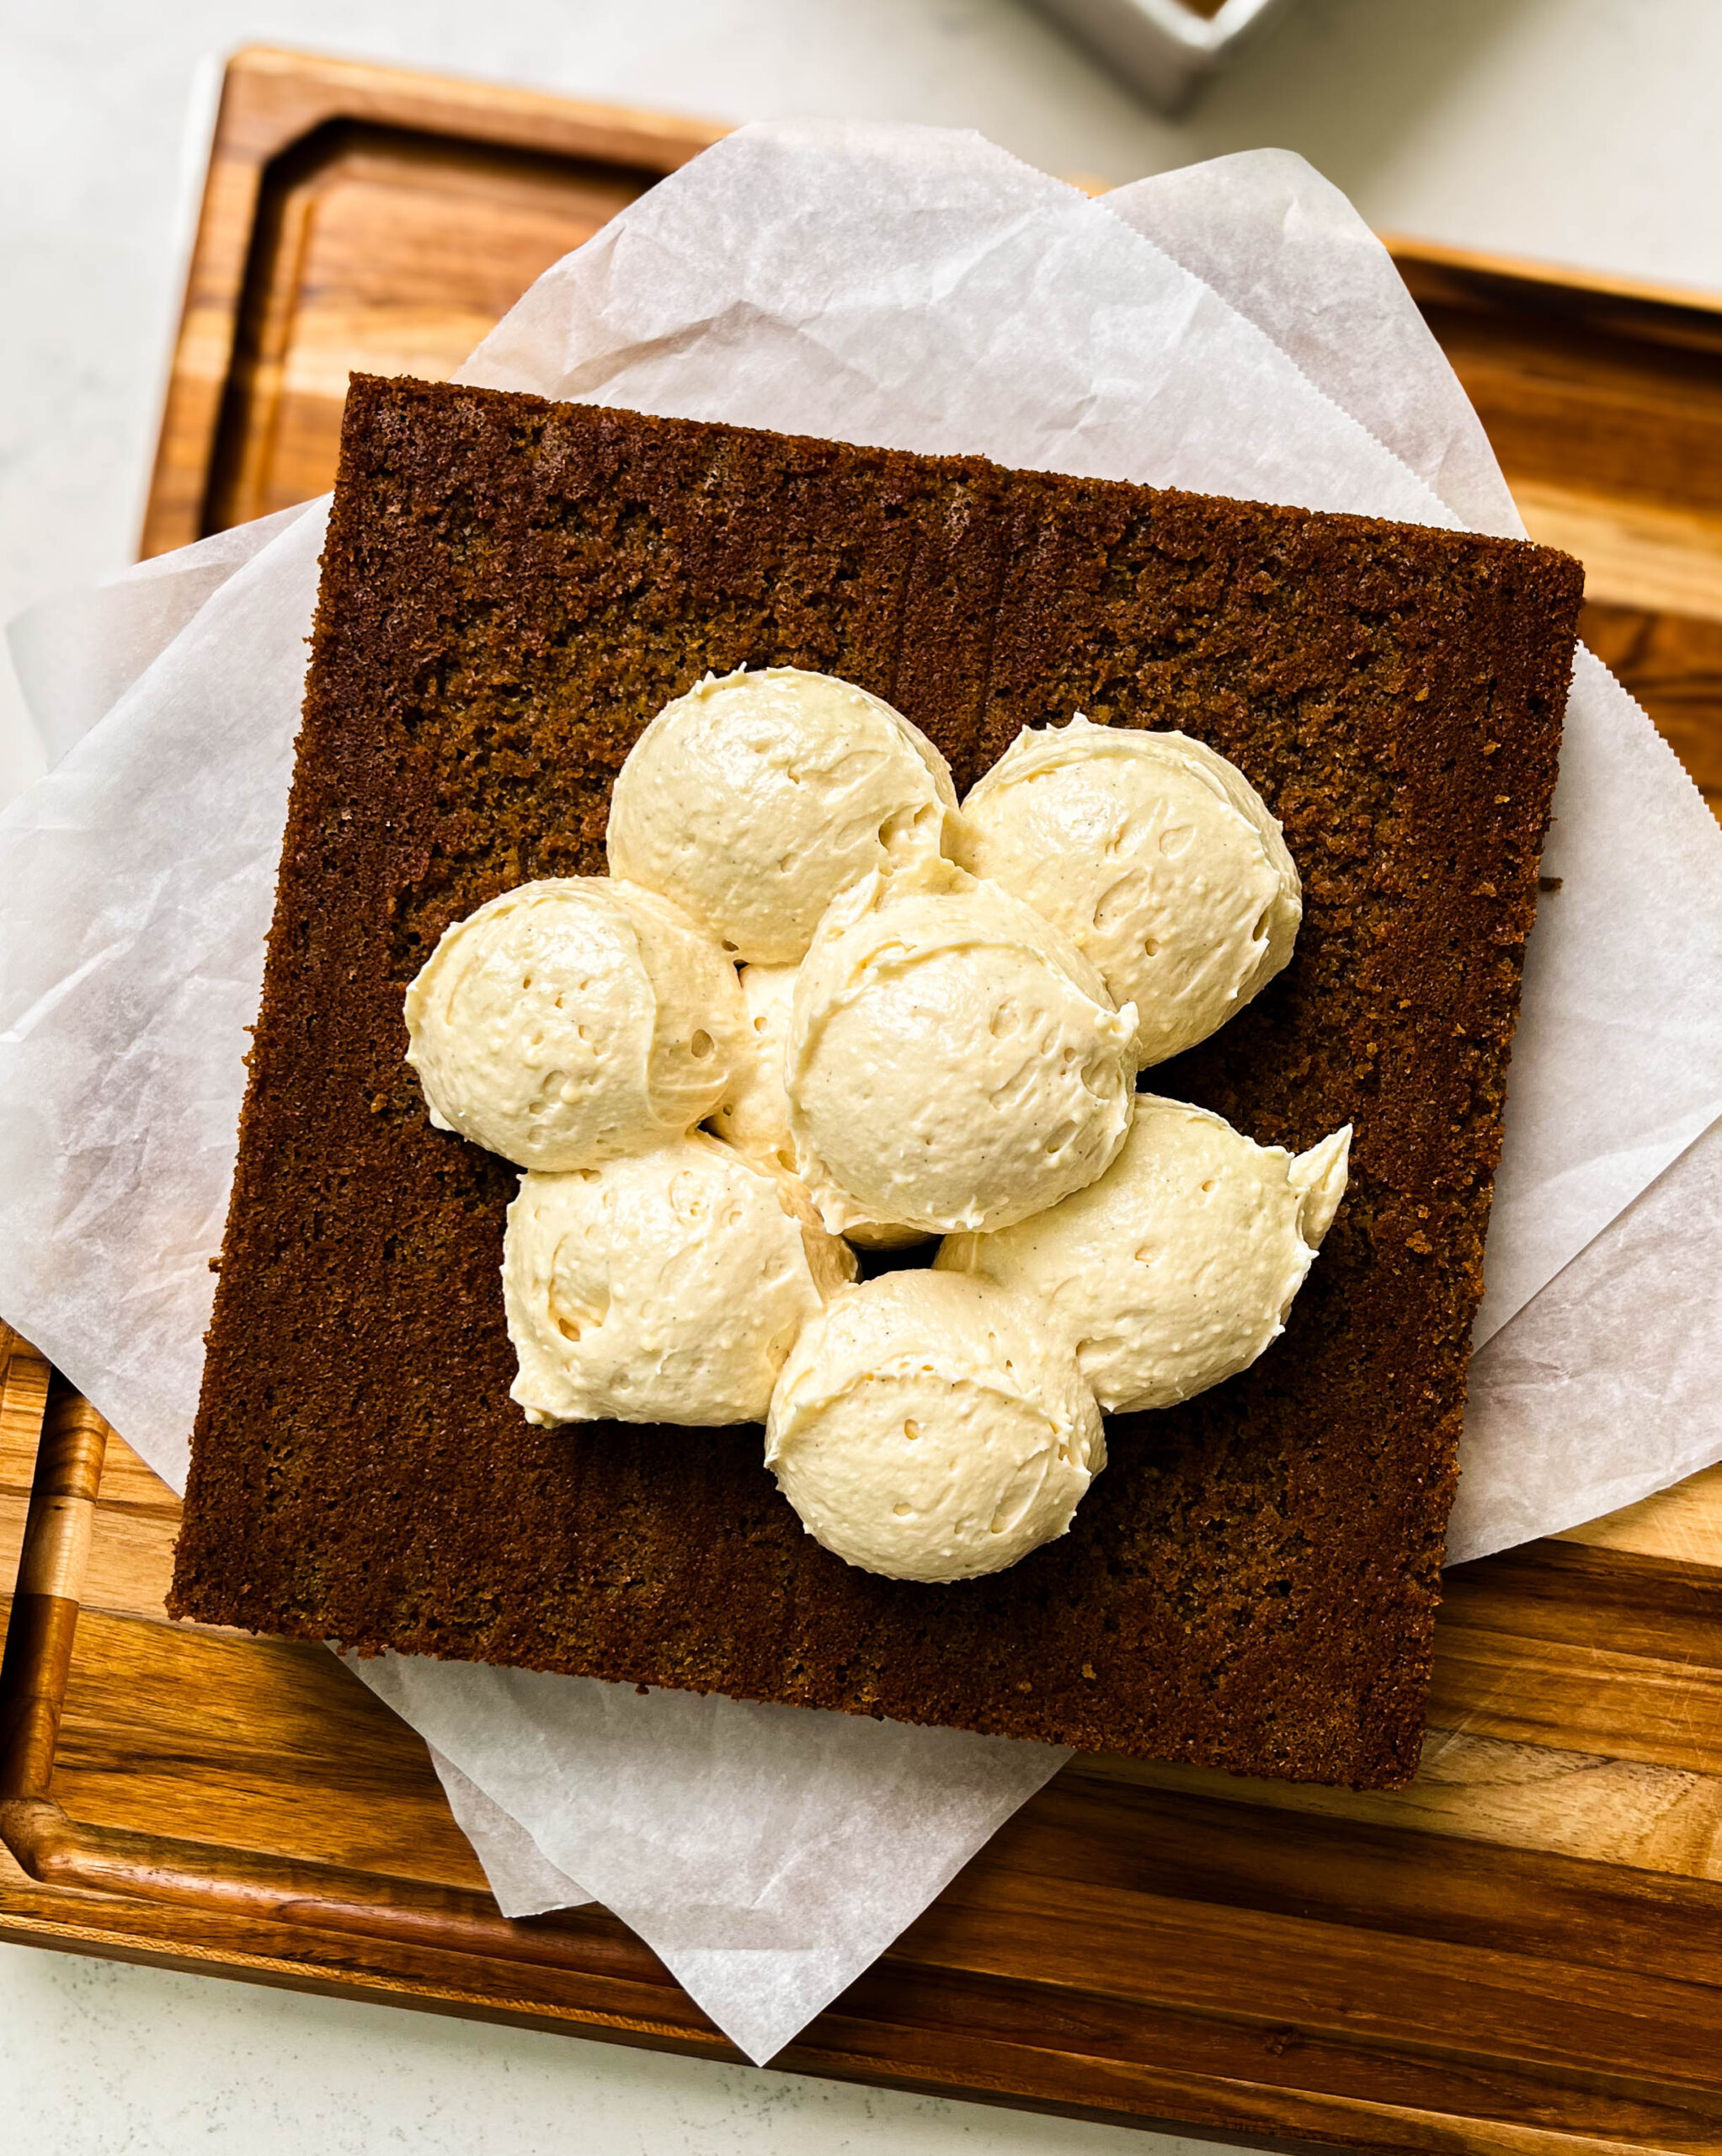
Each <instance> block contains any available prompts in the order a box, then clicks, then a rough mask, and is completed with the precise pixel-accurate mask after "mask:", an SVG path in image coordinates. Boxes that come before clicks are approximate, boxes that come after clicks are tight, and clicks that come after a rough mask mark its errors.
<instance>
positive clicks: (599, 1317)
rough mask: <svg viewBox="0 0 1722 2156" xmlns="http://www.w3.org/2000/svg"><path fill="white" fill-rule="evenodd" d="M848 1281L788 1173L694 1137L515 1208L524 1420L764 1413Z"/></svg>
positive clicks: (539, 1180)
mask: <svg viewBox="0 0 1722 2156" xmlns="http://www.w3.org/2000/svg"><path fill="white" fill-rule="evenodd" d="M854 1278H855V1257H854V1254H853V1253H852V1252H851V1251H850V1250H849V1248H848V1247H847V1246H846V1245H845V1244H843V1243H841V1242H840V1241H837V1239H836V1238H835V1237H834V1236H832V1235H827V1234H826V1232H825V1230H824V1228H822V1227H821V1226H820V1225H819V1223H818V1220H817V1219H816V1218H815V1217H814V1215H813V1211H812V1209H811V1208H810V1207H809V1206H808V1202H807V1198H806V1193H804V1192H803V1191H802V1188H801V1186H800V1185H799V1184H798V1183H797V1182H794V1181H793V1179H792V1178H791V1177H787V1176H783V1175H780V1174H775V1173H773V1172H772V1171H770V1170H767V1169H761V1168H758V1167H755V1166H754V1165H753V1163H752V1162H751V1161H745V1160H744V1159H743V1158H742V1156H741V1155H740V1154H738V1153H737V1152H735V1151H733V1150H732V1149H731V1148H730V1147H728V1146H727V1145H720V1144H719V1143H718V1141H717V1139H715V1138H710V1137H707V1136H706V1134H704V1133H703V1132H699V1131H696V1132H695V1133H694V1134H692V1135H691V1136H689V1137H684V1138H677V1139H671V1140H670V1141H669V1143H668V1144H666V1145H659V1146H657V1147H655V1148H653V1150H651V1151H649V1152H644V1153H634V1154H631V1155H628V1156H627V1157H626V1159H622V1160H616V1161H607V1162H605V1164H604V1165H603V1166H600V1167H596V1168H581V1169H575V1170H573V1171H571V1172H570V1173H568V1174H563V1175H545V1174H536V1173H534V1174H528V1175H525V1176H523V1177H521V1178H520V1193H519V1195H518V1196H517V1197H516V1198H515V1199H514V1203H513V1204H512V1205H510V1206H509V1212H508V1226H507V1230H506V1234H505V1235H504V1244H503V1304H504V1310H505V1312H506V1315H507V1319H508V1328H509V1339H510V1340H511V1341H512V1342H514V1353H515V1354H516V1356H517V1357H518V1358H519V1361H520V1375H519V1376H518V1377H517V1378H516V1380H515V1381H514V1385H512V1386H511V1387H510V1389H509V1398H510V1399H511V1400H514V1401H516V1402H517V1403H518V1404H519V1405H520V1406H521V1407H523V1408H524V1409H525V1412H526V1420H527V1421H528V1422H540V1423H553V1422H591V1421H597V1420H605V1421H615V1422H669V1423H679V1424H683V1425H686V1426H689V1427H694V1428H701V1427H721V1426H722V1425H725V1424H728V1423H733V1422H763V1421H764V1420H765V1412H766V1410H767V1407H768V1406H769V1405H770V1399H771V1392H772V1388H773V1386H774V1385H776V1381H777V1377H778V1374H779V1372H780V1371H781V1369H782V1368H783V1365H784V1363H785V1361H786V1358H787V1357H788V1355H789V1353H790V1350H791V1348H792V1346H793V1344H794V1342H795V1341H796V1339H797V1336H798V1335H799V1333H800V1332H801V1331H802V1327H803V1326H805V1325H806V1324H807V1323H808V1321H809V1320H810V1319H812V1318H813V1317H815V1316H817V1315H818V1312H819V1311H820V1310H821V1309H822V1307H823V1306H824V1301H825V1299H826V1298H827V1297H829V1296H830V1295H833V1294H835V1293H837V1291H838V1290H839V1289H841V1288H842V1287H843V1286H844V1285H845V1283H847V1282H849V1281H851V1280H853V1279H854Z"/></svg>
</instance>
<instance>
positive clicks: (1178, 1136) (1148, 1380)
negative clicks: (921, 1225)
mask: <svg viewBox="0 0 1722 2156" xmlns="http://www.w3.org/2000/svg"><path fill="white" fill-rule="evenodd" d="M1350 1146H1351V1125H1350V1124H1349V1123H1347V1124H1346V1127H1345V1128H1344V1129H1341V1130H1336V1131H1335V1132H1333V1133H1332V1134H1331V1135H1330V1136H1329V1137H1326V1138H1324V1139H1322V1140H1321V1142H1320V1143H1319V1145H1313V1146H1311V1147H1310V1149H1309V1151H1308V1152H1307V1153H1299V1154H1298V1155H1296V1156H1295V1157H1294V1156H1293V1155H1292V1154H1290V1153H1288V1152H1287V1151H1286V1150H1284V1149H1283V1147H1282V1146H1278V1145H1255V1144H1253V1143H1252V1142H1251V1140H1250V1139H1248V1138H1245V1137H1244V1136H1243V1135H1242V1134H1240V1132H1238V1131H1235V1130H1234V1129H1232V1127H1231V1125H1230V1124H1229V1123H1226V1122H1224V1121H1223V1120H1222V1119H1221V1118H1220V1117H1218V1116H1217V1115H1210V1114H1209V1113H1208V1112H1207V1111H1206V1110H1205V1109H1203V1108H1195V1107H1188V1106H1186V1103H1185V1102H1182V1101H1169V1100H1163V1099H1161V1098H1160V1097H1159V1096H1158V1095H1156V1094H1153V1093H1143V1094H1140V1095H1139V1096H1138V1098H1137V1102H1136V1119H1135V1122H1134V1123H1133V1124H1132V1126H1131V1130H1130V1135H1129V1137H1128V1139H1126V1141H1125V1144H1124V1148H1123V1150H1122V1152H1121V1153H1120V1154H1119V1155H1118V1157H1117V1160H1116V1161H1114V1162H1113V1164H1112V1167H1111V1168H1110V1169H1109V1170H1108V1171H1107V1172H1106V1175H1104V1176H1103V1177H1101V1179H1100V1181H1099V1182H1094V1183H1090V1185H1089V1187H1087V1188H1086V1189H1085V1190H1081V1191H1079V1192H1077V1193H1076V1194H1075V1195H1074V1197H1071V1198H1066V1199H1065V1200H1064V1203H1063V1204H1061V1205H1058V1206H1055V1207H1053V1209H1052V1210H1051V1211H1049V1212H1046V1213H1042V1214H1039V1215H1038V1216H1037V1218H1035V1219H1032V1220H1024V1221H1022V1222H1021V1224H1020V1225H1017V1226H1015V1227H1011V1228H1007V1229H1005V1230H1004V1231H1003V1232H1002V1233H1000V1234H997V1235H952V1236H949V1237H948V1238H947V1239H946V1241H945V1242H944V1243H943V1244H941V1246H940V1249H939V1253H938V1256H937V1257H936V1258H935V1260H934V1265H935V1267H936V1268H938V1269H940V1270H941V1271H949V1272H951V1273H953V1274H957V1275H970V1276H974V1277H978V1278H984V1279H987V1280H991V1281H994V1282H995V1283H998V1284H999V1285H1000V1286H1001V1287H1005V1288H1008V1289H1011V1290H1012V1291H1013V1292H1014V1293H1016V1294H1018V1295H1021V1296H1022V1297H1023V1298H1024V1299H1026V1300H1028V1301H1030V1302H1032V1304H1033V1305H1034V1306H1035V1308H1036V1309H1037V1310H1040V1311H1042V1313H1043V1315H1044V1321H1045V1322H1046V1323H1047V1325H1048V1326H1049V1328H1050V1329H1052V1330H1053V1331H1054V1332H1055V1333H1057V1334H1058V1335H1059V1336H1060V1337H1063V1338H1064V1340H1066V1341H1067V1342H1069V1343H1071V1345H1072V1346H1073V1347H1074V1349H1075V1352H1076V1357H1077V1361H1078V1364H1079V1365H1080V1369H1081V1371H1082V1374H1083V1375H1084V1377H1085V1378H1086V1379H1087V1380H1088V1382H1089V1384H1090V1385H1092V1386H1093V1388H1094V1390H1095V1394H1096V1397H1097V1398H1098V1399H1099V1401H1100V1403H1101V1406H1102V1407H1103V1408H1105V1409H1106V1412H1108V1413H1109V1414H1114V1413H1131V1412H1136V1411H1137V1410H1139V1409H1142V1408H1149V1407H1170V1406H1173V1405H1175V1404H1176V1402H1177V1401H1181V1400H1188V1399H1189V1398H1190V1397H1191V1396H1192V1394H1195V1393H1198V1392H1202V1391H1204V1390H1206V1389H1207V1388H1208V1386H1209V1385H1218V1383H1219V1382H1220V1380H1222V1379H1223V1378H1229V1377H1231V1376H1233V1375H1234V1374H1235V1373H1236V1372H1237V1371H1239V1370H1241V1369H1247V1368H1248V1366H1249V1365H1250V1364H1251V1363H1253V1362H1254V1361H1255V1360H1256V1357H1257V1356H1258V1355H1260V1354H1261V1352H1262V1350H1263V1349H1264V1348H1267V1347H1268V1346H1270V1345H1271V1344H1272V1342H1273V1341H1275V1340H1277V1338H1278V1337H1279V1335H1280V1333H1281V1332H1282V1331H1283V1330H1284V1329H1285V1321H1286V1317H1287V1314H1288V1312H1289V1310H1290V1309H1291V1307H1292V1301H1293V1297H1294V1296H1295V1295H1296V1294H1297V1293H1298V1289H1299V1288H1300V1287H1302V1285H1303V1279H1304V1276H1305V1275H1306V1274H1307V1273H1308V1272H1309V1267H1310V1264H1311V1262H1313V1260H1314V1257H1315V1253H1316V1251H1317V1250H1318V1249H1319V1246H1320V1243H1321V1239H1322V1237H1323V1235H1325V1234H1326V1232H1327V1229H1328V1225H1329V1223H1330V1221H1331V1220H1332V1219H1333V1216H1334V1214H1335V1210H1336V1209H1337V1208H1338V1205H1339V1202H1340V1200H1341V1198H1342V1197H1343V1196H1344V1194H1345V1188H1346V1156H1347V1154H1348V1152H1349V1150H1350Z"/></svg>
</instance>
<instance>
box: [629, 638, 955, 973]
mask: <svg viewBox="0 0 1722 2156" xmlns="http://www.w3.org/2000/svg"><path fill="white" fill-rule="evenodd" d="M956 814H957V794H956V791H955V789H954V788H953V787H952V783H951V774H950V771H949V770H948V769H947V768H946V763H945V760H944V758H943V757H942V756H941V755H940V754H939V752H938V750H936V748H934V746H933V744H932V743H931V742H930V741H929V740H928V739H927V738H926V736H925V734H922V733H921V732H920V730H919V728H915V727H914V726H911V725H910V724H909V721H908V720H907V719H906V718H904V717H903V715H902V713H901V712H897V711H893V708H892V707H891V706H890V705H889V704H888V703H886V702H884V701H883V699H882V698H881V697H878V696H872V695H870V694H869V692H868V691H866V690H865V689H861V688H857V687H856V686H855V684H854V683H853V682H850V681H842V680H838V679H837V678H836V677H835V676H834V675H829V674H813V673H808V672H805V671H803V670H802V669H801V668H799V667H793V666H771V667H766V668H765V669H763V670H760V671H759V672H756V673H747V672H738V673H734V674H727V675H723V676H722V678H721V679H720V678H718V677H717V676H716V675H706V678H705V680H702V681H701V682H700V683H699V684H698V686H696V687H695V688H693V689H690V691H688V693H687V694H686V695H685V696H678V697H676V698H675V700H674V702H672V703H669V704H666V705H665V706H664V709H663V710H662V711H661V712H658V716H657V717H656V718H654V719H653V721H652V723H651V724H650V725H649V726H648V728H646V730H645V732H644V733H643V734H642V735H641V736H640V738H639V739H638V740H637V742H636V743H635V744H634V745H633V747H632V750H630V751H629V752H628V756H627V760H626V762H625V763H624V764H623V766H622V767H621V771H620V772H619V773H618V775H617V777H616V788H615V792H614V793H613V795H612V797H611V800H610V830H609V837H608V841H607V843H608V847H609V854H610V873H612V874H613V875H616V876H621V877H626V878H629V879H630V880H632V882H634V883H642V884H645V885H646V886H648V888H649V889H652V890H654V891H661V892H662V893H663V894H664V895H665V896H666V897H667V898H670V899H674V900H675V902H676V903H677V904H678V905H680V906H682V907H684V908H685V910H687V911H688V912H689V913H690V914H691V915H693V917H694V918H695V919H696V921H701V922H702V923H703V924H704V925H705V926H706V927H707V928H708V929H709V930H710V931H712V934H713V935H714V936H715V937H717V939H718V940H719V941H720V942H722V944H723V946H724V947H725V948H726V949H727V950H728V951H729V952H730V953H732V954H733V956H735V957H737V958H743V959H746V960H747V961H749V963H754V964H760V965H792V964H794V963H795V962H796V961H797V959H798V958H801V956H802V953H803V952H805V951H806V949H807V947H808V943H809V942H811V940H812V938H813V931H814V929H815V927H816V926H818V921H819V916H820V915H822V914H823V913H824V910H825V909H826V907H827V906H828V905H829V904H830V902H831V900H832V899H834V898H835V897H836V896H837V894H838V893H839V892H840V891H843V890H845V889H847V888H848V887H849V885H850V884H851V883H855V882H856V881H857V880H858V879H859V878H861V877H862V876H864V875H866V873H867V872H868V871H869V870H870V869H871V868H872V867H874V866H875V865H876V863H877V862H878V860H879V859H880V857H881V850H882V849H883V850H884V851H885V853H887V854H888V855H892V856H895V857H899V858H900V857H905V856H908V855H912V854H914V853H915V852H918V851H926V852H929V853H932V854H937V853H938V852H939V851H941V847H942V846H944V844H945V842H946V836H947V833H948V829H949V826H950V825H951V824H952V821H953V819H955V816H956Z"/></svg>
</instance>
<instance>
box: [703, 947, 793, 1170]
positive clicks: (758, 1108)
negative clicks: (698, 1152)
mask: <svg viewBox="0 0 1722 2156" xmlns="http://www.w3.org/2000/svg"><path fill="white" fill-rule="evenodd" d="M795 976H796V969H795V968H794V967H793V966H744V967H743V968H742V969H741V995H742V1004H743V1006H744V1009H745V1011H746V1012H747V1021H748V1022H747V1038H746V1043H745V1046H744V1050H743V1052H742V1053H741V1054H738V1056H737V1057H736V1059H735V1062H734V1065H733V1067H732V1069H731V1071H730V1077H729V1084H728V1087H727V1088H726V1090H725V1091H724V1095H723V1098H722V1100H721V1101H720V1102H718V1103H717V1108H716V1109H715V1111H714V1112H713V1113H712V1129H714V1130H715V1131H716V1132H717V1135H718V1136H719V1137H720V1138H722V1139H724V1140H725V1142H726V1143H727V1144H728V1145H733V1146H734V1147H735V1149H736V1150H737V1151H738V1153H745V1154H746V1155H747V1156H748V1158H749V1160H750V1161H761V1162H769V1163H770V1165H771V1166H774V1167H780V1168H783V1169H785V1170H786V1171H787V1172H788V1173H789V1174H791V1175H793V1174H794V1173H795V1139H793V1138H792V1136H791V1134H790V1129H789V1096H788V1094H787V1093H786V1092H785V1091H784V1090H783V1051H784V1048H785V1045H786V1043H787V1041H788V1038H789V1014H790V1006H791V1004H792V1001H793V999H794V996H795Z"/></svg>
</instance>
